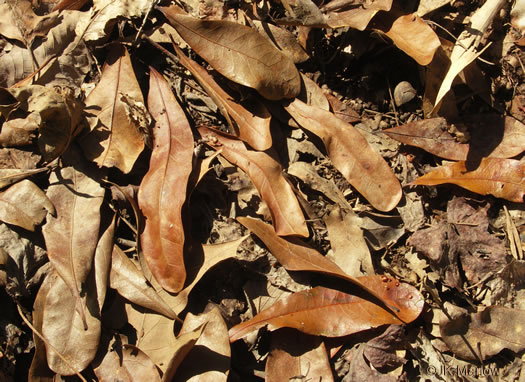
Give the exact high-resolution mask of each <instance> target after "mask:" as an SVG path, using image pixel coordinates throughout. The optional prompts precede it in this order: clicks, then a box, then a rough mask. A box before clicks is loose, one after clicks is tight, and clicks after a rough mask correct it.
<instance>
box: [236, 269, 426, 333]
mask: <svg viewBox="0 0 525 382" xmlns="http://www.w3.org/2000/svg"><path fill="white" fill-rule="evenodd" d="M358 280H359V282H360V283H362V284H365V285H366V287H367V288H369V289H371V290H373V291H374V293H375V294H376V295H381V296H383V297H382V299H383V300H388V301H389V302H390V303H391V304H392V305H396V306H399V307H401V309H402V310H403V311H404V312H405V313H406V321H405V322H407V323H408V322H411V321H413V320H415V319H416V318H417V317H418V316H419V314H420V313H421V311H422V310H423V306H424V303H425V302H424V300H423V297H422V296H421V294H420V293H419V292H418V291H417V290H416V289H415V288H414V287H412V286H410V285H408V284H400V283H399V282H398V281H395V280H394V279H392V278H389V277H387V276H366V277H360V278H359V279H358ZM387 324H397V325H400V324H402V322H401V321H400V320H399V319H398V318H397V317H395V316H394V315H393V314H391V313H390V312H388V311H386V310H384V309H383V308H380V307H379V306H378V305H376V304H374V303H371V302H369V301H367V300H363V299H361V298H359V297H357V296H354V295H350V294H346V293H343V292H340V291H337V290H334V289H328V288H325V287H315V288H313V289H309V290H306V291H302V292H297V293H294V294H292V295H290V296H288V297H285V298H283V299H281V300H280V301H278V302H277V303H275V304H274V305H272V306H271V307H270V308H268V309H266V310H263V311H262V312H261V313H259V314H258V315H257V316H255V317H253V318H252V319H251V320H248V321H245V322H242V323H240V324H239V325H236V326H234V327H233V328H231V329H230V332H229V333H230V341H231V342H234V341H236V340H238V339H240V338H242V337H244V336H245V335H247V334H248V333H250V332H252V331H254V330H257V329H259V328H261V327H263V326H265V325H268V329H269V330H275V329H279V328H283V327H288V328H295V329H297V330H299V331H301V332H303V333H306V334H312V335H319V336H326V337H341V336H346V335H349V334H353V333H357V332H360V331H363V330H367V329H371V328H375V327H378V326H381V325H387Z"/></svg>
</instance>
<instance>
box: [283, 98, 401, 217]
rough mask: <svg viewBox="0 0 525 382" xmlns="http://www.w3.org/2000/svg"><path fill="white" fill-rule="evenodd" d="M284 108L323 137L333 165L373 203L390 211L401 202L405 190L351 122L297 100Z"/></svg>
mask: <svg viewBox="0 0 525 382" xmlns="http://www.w3.org/2000/svg"><path fill="white" fill-rule="evenodd" d="M285 109H286V111H288V113H290V115H291V116H292V117H293V118H294V119H295V120H296V121H297V123H298V124H299V125H300V126H301V127H302V128H304V129H305V130H308V131H310V132H311V133H313V134H315V135H317V136H318V137H319V138H321V140H322V141H323V143H324V145H325V147H326V151H327V152H328V156H329V157H330V160H331V161H332V163H333V165H334V167H335V168H336V169H338V170H339V171H340V172H341V174H342V175H343V176H344V177H345V178H346V180H348V182H349V183H350V184H351V185H352V186H354V187H355V188H356V189H357V191H359V192H360V193H361V194H362V195H363V196H364V197H365V198H366V199H367V200H368V201H369V202H370V204H372V206H374V207H375V208H377V209H378V210H380V211H390V210H391V209H393V208H394V207H395V206H396V205H397V204H398V203H399V201H400V200H401V196H402V191H401V186H400V184H399V181H398V180H397V178H396V177H395V175H394V172H393V171H392V169H391V168H390V167H389V166H388V164H387V163H386V162H385V160H384V159H383V158H382V157H381V155H379V154H378V153H377V152H375V151H374V150H373V149H372V148H371V147H370V145H369V144H368V142H367V141H366V139H365V138H364V137H363V136H362V135H361V134H360V133H359V132H358V131H357V130H356V129H355V128H354V127H353V126H352V125H350V124H348V123H346V122H344V121H343V120H341V119H339V118H337V117H336V116H335V115H334V114H333V113H330V112H328V111H326V110H322V109H319V108H316V107H314V106H308V105H307V104H305V103H304V102H302V101H300V100H298V99H295V100H294V101H293V102H291V103H290V104H288V105H287V106H285Z"/></svg>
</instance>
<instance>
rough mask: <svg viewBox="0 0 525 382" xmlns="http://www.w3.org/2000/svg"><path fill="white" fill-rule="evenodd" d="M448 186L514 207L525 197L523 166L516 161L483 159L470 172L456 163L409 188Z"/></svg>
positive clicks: (524, 168) (427, 175)
mask: <svg viewBox="0 0 525 382" xmlns="http://www.w3.org/2000/svg"><path fill="white" fill-rule="evenodd" d="M444 183H452V184H456V185H458V186H460V187H463V188H466V189H467V190H470V191H472V192H475V193H477V194H481V195H488V194H490V195H494V196H495V197H497V198H503V199H507V200H510V201H512V202H516V203H523V201H524V200H523V197H524V196H525V163H522V162H520V161H519V160H516V159H500V158H484V159H483V160H482V161H481V163H480V164H479V166H478V167H477V168H476V169H474V170H469V169H468V168H467V164H466V162H464V161H462V162H456V163H453V164H451V165H448V166H442V167H438V168H437V169H435V170H433V171H431V172H429V173H428V174H425V175H423V176H422V177H420V178H418V179H416V180H415V181H413V182H412V183H411V184H414V185H422V186H435V185H438V184H444Z"/></svg>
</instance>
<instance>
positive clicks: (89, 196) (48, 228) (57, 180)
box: [42, 150, 104, 300]
mask: <svg viewBox="0 0 525 382" xmlns="http://www.w3.org/2000/svg"><path fill="white" fill-rule="evenodd" d="M62 158H63V163H64V166H65V167H63V168H58V169H56V170H55V171H54V172H53V173H52V174H51V176H50V178H49V180H50V183H51V184H50V186H49V188H48V190H47V197H48V198H49V200H51V202H52V203H53V205H54V206H55V209H56V215H55V216H53V215H51V214H48V215H47V222H46V224H45V225H44V226H43V227H42V233H43V234H44V239H45V242H46V247H47V255H48V257H49V261H50V262H51V264H53V267H54V268H55V270H56V271H57V272H58V274H59V275H60V277H62V279H63V280H64V281H65V283H66V285H67V286H68V287H69V288H70V290H71V294H72V295H73V296H76V298H77V299H79V300H80V290H81V289H82V284H83V283H84V282H85V281H86V278H87V276H88V274H89V272H90V270H91V267H92V264H93V256H94V255H95V250H96V248H97V243H98V239H99V227H100V206H101V204H102V200H103V198H104V188H102V187H101V186H100V184H99V182H97V181H96V180H95V179H97V178H100V175H101V174H100V173H97V172H98V171H97V169H96V167H94V166H89V165H90V163H85V160H84V161H83V160H82V158H81V157H80V154H79V153H77V152H75V151H73V150H69V151H68V152H67V153H66V154H65V155H64V156H63V157H62Z"/></svg>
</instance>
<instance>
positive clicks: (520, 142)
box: [383, 114, 525, 160]
mask: <svg viewBox="0 0 525 382" xmlns="http://www.w3.org/2000/svg"><path fill="white" fill-rule="evenodd" d="M464 122H465V124H467V125H469V126H471V127H472V128H471V129H470V134H471V138H470V142H469V143H468V144H467V143H460V142H458V141H457V140H456V139H454V136H452V134H450V133H449V132H448V131H447V130H448V128H449V126H450V125H449V124H448V123H447V121H446V120H445V118H430V119H424V120H422V121H417V122H411V123H407V124H406V125H403V126H399V127H394V128H392V129H388V130H384V131H383V132H384V133H385V134H386V135H388V136H389V137H390V138H393V139H395V140H397V141H399V142H402V143H404V144H407V145H411V146H416V147H419V148H422V149H423V150H425V151H428V152H429V153H431V154H434V155H437V156H439V157H441V158H445V159H450V160H467V157H468V156H471V157H491V158H512V157H514V156H516V155H519V154H520V153H522V152H523V151H524V150H525V125H523V123H521V122H520V121H518V120H516V119H514V118H512V117H508V116H500V115H497V114H487V115H481V116H477V117H468V118H464Z"/></svg>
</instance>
